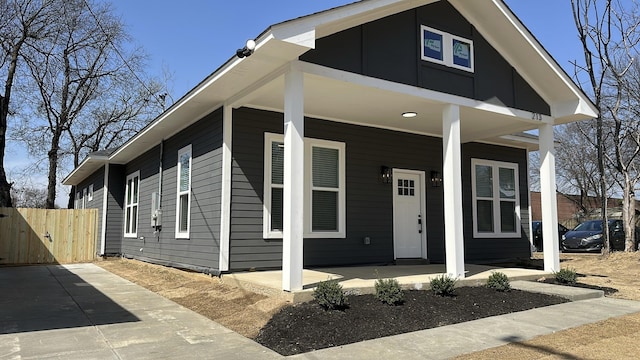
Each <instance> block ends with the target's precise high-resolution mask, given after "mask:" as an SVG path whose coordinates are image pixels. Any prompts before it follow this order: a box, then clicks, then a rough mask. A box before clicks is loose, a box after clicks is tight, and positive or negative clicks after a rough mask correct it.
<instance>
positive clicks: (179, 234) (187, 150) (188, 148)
mask: <svg viewBox="0 0 640 360" xmlns="http://www.w3.org/2000/svg"><path fill="white" fill-rule="evenodd" d="M185 153H189V190H187V191H180V168H181V167H182V166H181V163H180V157H181V156H182V155H183V154H185ZM176 170H177V174H176V231H175V236H176V239H188V238H189V235H190V232H191V183H192V181H193V178H192V177H191V174H192V172H193V171H192V170H193V152H191V144H189V145H187V146H185V147H183V148H182V149H180V150H178V163H177V164H176ZM183 194H187V201H188V202H189V207H188V208H187V231H180V196H181V195H183Z"/></svg>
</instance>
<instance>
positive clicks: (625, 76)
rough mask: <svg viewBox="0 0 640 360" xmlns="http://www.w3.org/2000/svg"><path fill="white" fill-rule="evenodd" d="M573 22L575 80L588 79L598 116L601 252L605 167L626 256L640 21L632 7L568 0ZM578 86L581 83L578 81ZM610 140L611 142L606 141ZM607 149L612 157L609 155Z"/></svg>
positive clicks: (639, 148) (630, 236)
mask: <svg viewBox="0 0 640 360" xmlns="http://www.w3.org/2000/svg"><path fill="white" fill-rule="evenodd" d="M571 3H572V8H573V14H574V20H575V24H576V28H577V30H578V34H579V37H580V40H581V42H582V47H583V50H584V59H585V65H578V64H577V62H576V63H575V64H574V65H575V66H576V77H577V78H578V79H580V77H581V75H584V74H586V75H587V76H588V79H589V81H588V84H589V87H588V88H585V89H584V90H585V91H586V92H588V93H590V94H592V97H593V99H594V103H595V105H596V106H597V107H598V110H599V112H600V115H599V116H598V118H597V119H596V132H597V134H596V144H595V145H596V148H597V152H598V170H599V175H600V188H601V195H602V214H603V215H604V220H605V223H604V233H605V235H606V237H605V239H606V241H605V247H604V249H603V252H604V253H605V254H608V252H609V241H608V238H609V229H608V223H607V221H606V220H607V217H606V214H607V212H606V208H607V207H606V200H607V196H606V191H605V189H606V187H607V181H606V179H607V174H606V166H607V165H610V168H611V170H612V171H611V175H610V176H609V177H608V178H609V179H611V180H614V181H617V182H618V184H619V186H620V189H621V193H622V199H623V201H622V203H623V206H622V213H623V221H624V224H625V236H626V250H627V251H633V250H635V249H634V246H633V245H634V239H635V196H634V188H635V184H636V183H637V182H638V180H639V178H638V170H637V166H638V164H637V161H638V156H640V138H639V137H638V134H639V130H640V121H639V120H638V118H637V117H636V116H635V115H634V114H633V112H634V108H636V107H637V106H638V105H640V102H639V100H640V95H639V94H638V93H639V92H640V88H638V87H637V85H638V80H637V79H635V78H636V77H637V76H638V75H639V73H638V71H636V69H637V68H638V67H637V65H636V64H635V62H636V60H635V59H636V58H637V56H638V44H639V43H640V31H639V30H640V16H639V15H638V7H637V6H638V5H637V3H636V2H631V3H628V2H627V3H624V4H623V3H621V2H620V1H617V0H606V1H595V0H572V1H571ZM578 82H580V81H578ZM607 133H608V136H609V137H610V139H611V142H610V143H608V144H609V147H608V146H607V142H606V141H605V140H606V139H605V137H606V136H607ZM607 148H608V149H610V151H607Z"/></svg>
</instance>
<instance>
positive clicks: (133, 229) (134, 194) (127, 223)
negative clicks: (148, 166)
mask: <svg viewBox="0 0 640 360" xmlns="http://www.w3.org/2000/svg"><path fill="white" fill-rule="evenodd" d="M139 199H140V171H136V172H134V173H132V174H130V175H129V176H127V185H126V188H125V207H124V236H125V237H137V236H138V235H137V234H138V202H139Z"/></svg>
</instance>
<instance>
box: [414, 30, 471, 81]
mask: <svg viewBox="0 0 640 360" xmlns="http://www.w3.org/2000/svg"><path fill="white" fill-rule="evenodd" d="M420 39H421V46H420V48H421V58H422V60H425V61H430V62H434V63H437V64H441V65H445V66H448V67H452V68H456V69H460V70H465V71H469V72H474V58H473V41H472V40H469V39H465V38H463V37H460V36H456V35H453V34H449V33H446V32H444V31H440V30H437V29H434V28H431V27H428V26H425V25H422V26H421V27H420Z"/></svg>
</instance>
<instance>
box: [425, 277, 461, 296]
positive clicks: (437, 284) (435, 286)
mask: <svg viewBox="0 0 640 360" xmlns="http://www.w3.org/2000/svg"><path fill="white" fill-rule="evenodd" d="M457 282H458V280H457V279H455V278H452V277H451V276H449V275H440V276H437V277H435V278H433V279H431V282H430V283H429V284H430V285H431V290H432V291H433V293H434V294H436V295H440V296H452V295H453V291H454V288H455V287H456V283H457Z"/></svg>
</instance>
